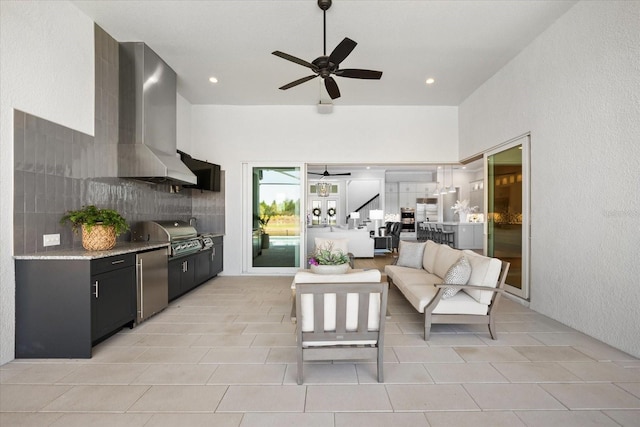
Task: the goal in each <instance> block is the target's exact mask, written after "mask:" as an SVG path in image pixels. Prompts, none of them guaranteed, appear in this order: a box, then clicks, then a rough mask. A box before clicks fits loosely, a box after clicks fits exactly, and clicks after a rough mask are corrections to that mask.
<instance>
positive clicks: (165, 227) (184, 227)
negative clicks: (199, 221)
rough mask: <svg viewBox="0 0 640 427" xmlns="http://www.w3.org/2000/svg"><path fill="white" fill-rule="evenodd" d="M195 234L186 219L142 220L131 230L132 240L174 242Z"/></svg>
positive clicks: (196, 233)
mask: <svg viewBox="0 0 640 427" xmlns="http://www.w3.org/2000/svg"><path fill="white" fill-rule="evenodd" d="M197 236H198V232H197V231H196V229H195V228H194V227H193V226H191V225H189V223H188V222H186V221H143V222H140V223H138V224H137V225H136V226H134V227H133V228H132V230H131V240H133V241H134V242H176V241H180V240H187V239H193V238H196V237H197Z"/></svg>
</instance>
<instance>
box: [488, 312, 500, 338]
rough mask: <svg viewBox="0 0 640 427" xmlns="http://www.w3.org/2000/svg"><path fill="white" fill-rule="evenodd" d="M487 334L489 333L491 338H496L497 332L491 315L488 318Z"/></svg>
mask: <svg viewBox="0 0 640 427" xmlns="http://www.w3.org/2000/svg"><path fill="white" fill-rule="evenodd" d="M489 335H491V339H492V340H497V339H498V334H497V331H496V324H495V322H494V321H493V317H490V318H489Z"/></svg>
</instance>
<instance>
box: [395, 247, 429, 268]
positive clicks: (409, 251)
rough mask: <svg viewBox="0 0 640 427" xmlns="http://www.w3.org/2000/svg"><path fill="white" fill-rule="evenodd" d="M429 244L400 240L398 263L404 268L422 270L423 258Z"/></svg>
mask: <svg viewBox="0 0 640 427" xmlns="http://www.w3.org/2000/svg"><path fill="white" fill-rule="evenodd" d="M426 244H427V242H407V241H405V240H400V244H399V247H398V262H397V263H396V265H400V266H402V267H411V268H422V256H423V255H424V247H425V245H426Z"/></svg>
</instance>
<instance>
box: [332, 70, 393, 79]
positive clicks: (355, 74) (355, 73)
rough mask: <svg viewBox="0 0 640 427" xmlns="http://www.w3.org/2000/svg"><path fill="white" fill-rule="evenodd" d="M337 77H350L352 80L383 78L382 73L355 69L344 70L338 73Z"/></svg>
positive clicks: (336, 73)
mask: <svg viewBox="0 0 640 427" xmlns="http://www.w3.org/2000/svg"><path fill="white" fill-rule="evenodd" d="M335 75H336V76H340V77H348V78H351V79H373V80H380V78H381V77H382V71H373V70H358V69H354V68H345V69H344V70H338V71H336V72H335Z"/></svg>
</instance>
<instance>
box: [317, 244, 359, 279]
mask: <svg viewBox="0 0 640 427" xmlns="http://www.w3.org/2000/svg"><path fill="white" fill-rule="evenodd" d="M309 267H310V268H311V272H312V273H317V274H342V273H346V272H347V270H349V257H348V256H347V254H345V253H344V252H342V251H341V250H339V249H338V250H337V251H334V250H333V245H332V244H328V245H326V246H324V247H322V248H316V250H315V252H314V253H313V254H312V255H311V257H310V258H309Z"/></svg>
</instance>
